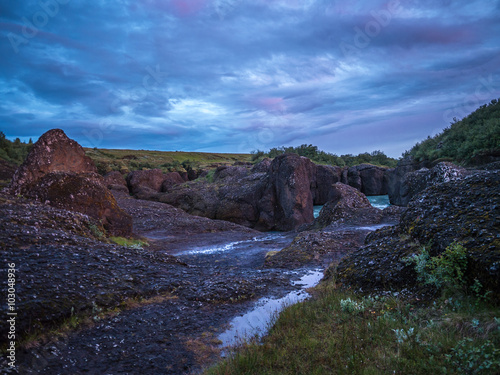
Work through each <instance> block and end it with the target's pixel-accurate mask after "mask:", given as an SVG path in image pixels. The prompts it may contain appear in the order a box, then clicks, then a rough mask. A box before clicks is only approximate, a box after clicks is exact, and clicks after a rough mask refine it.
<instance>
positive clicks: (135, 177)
mask: <svg viewBox="0 0 500 375" xmlns="http://www.w3.org/2000/svg"><path fill="white" fill-rule="evenodd" d="M164 179H165V175H164V174H163V172H162V171H161V169H148V170H143V171H133V172H130V173H129V174H128V175H127V185H128V188H129V190H130V192H131V193H132V194H138V193H139V192H140V191H141V190H142V188H149V189H152V190H154V191H155V192H159V191H161V184H162V183H163V180H164Z"/></svg>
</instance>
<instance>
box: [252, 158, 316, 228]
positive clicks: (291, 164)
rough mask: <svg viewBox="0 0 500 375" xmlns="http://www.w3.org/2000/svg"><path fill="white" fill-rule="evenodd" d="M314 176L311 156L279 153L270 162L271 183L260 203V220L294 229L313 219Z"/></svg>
mask: <svg viewBox="0 0 500 375" xmlns="http://www.w3.org/2000/svg"><path fill="white" fill-rule="evenodd" d="M315 177H316V176H315V165H314V164H313V163H312V162H311V160H309V159H307V158H304V157H301V156H299V155H296V154H284V155H279V156H277V157H276V158H275V159H274V160H273V162H272V163H271V168H270V171H269V183H268V186H267V188H266V190H265V192H264V196H263V198H262V199H261V200H260V202H259V204H258V207H259V212H260V217H259V224H260V225H262V226H264V227H271V228H272V225H273V226H274V227H275V228H276V229H279V230H292V229H295V228H296V227H297V226H299V225H301V224H304V223H310V222H311V221H313V219H314V215H313V199H312V193H311V184H312V182H313V181H314V180H315ZM271 228H269V229H271Z"/></svg>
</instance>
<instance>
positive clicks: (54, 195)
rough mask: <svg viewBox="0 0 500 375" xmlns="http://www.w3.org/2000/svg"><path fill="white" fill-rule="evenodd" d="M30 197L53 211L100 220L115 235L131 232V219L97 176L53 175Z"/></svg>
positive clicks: (47, 177)
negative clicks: (73, 212)
mask: <svg viewBox="0 0 500 375" xmlns="http://www.w3.org/2000/svg"><path fill="white" fill-rule="evenodd" d="M28 195H29V197H30V198H34V199H37V200H39V201H41V202H47V203H49V204H50V205H51V206H53V207H56V208H62V209H66V210H69V211H75V212H82V213H84V214H86V215H89V216H90V217H93V218H96V219H99V220H100V221H101V223H102V225H103V227H104V228H105V229H106V230H107V231H108V232H109V233H110V234H111V235H114V236H128V235H130V234H131V233H132V219H131V217H130V216H129V215H127V214H126V213H125V212H123V211H122V210H121V209H120V207H119V206H118V204H117V203H116V200H115V198H114V196H113V195H112V194H111V192H110V191H109V189H107V188H106V186H105V185H104V184H103V181H102V178H101V176H99V175H97V174H76V173H67V172H52V173H48V174H46V175H45V176H43V177H41V178H40V179H38V180H37V184H36V185H35V186H33V187H32V188H31V190H30V191H29V194H28Z"/></svg>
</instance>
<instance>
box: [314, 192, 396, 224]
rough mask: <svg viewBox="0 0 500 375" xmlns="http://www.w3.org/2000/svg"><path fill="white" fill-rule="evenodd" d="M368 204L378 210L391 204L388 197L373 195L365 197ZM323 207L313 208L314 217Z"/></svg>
mask: <svg viewBox="0 0 500 375" xmlns="http://www.w3.org/2000/svg"><path fill="white" fill-rule="evenodd" d="M367 198H368V200H369V201H370V203H371V204H372V206H373V207H375V208H380V209H381V210H383V209H384V208H386V207H389V206H390V205H391V204H390V203H389V196H388V195H374V196H371V197H367ZM322 208H323V206H314V217H315V218H316V217H318V216H319V212H320V211H321V209H322Z"/></svg>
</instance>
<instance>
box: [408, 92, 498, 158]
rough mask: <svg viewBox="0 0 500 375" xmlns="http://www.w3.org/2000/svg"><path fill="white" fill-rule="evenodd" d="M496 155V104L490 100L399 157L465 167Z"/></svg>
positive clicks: (495, 100) (496, 102) (495, 101)
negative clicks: (451, 163)
mask: <svg viewBox="0 0 500 375" xmlns="http://www.w3.org/2000/svg"><path fill="white" fill-rule="evenodd" d="M498 154H500V101H498V100H497V99H493V100H492V101H491V103H489V104H488V105H486V104H485V105H482V106H481V107H479V108H478V109H477V110H476V111H474V112H473V113H471V114H470V115H468V116H467V117H465V118H463V119H462V120H458V119H456V118H455V119H454V121H453V122H452V123H451V126H450V127H448V128H446V129H444V130H443V131H442V132H441V133H439V134H437V135H436V136H434V137H430V136H429V137H428V138H427V139H426V140H425V141H423V142H420V143H417V144H416V145H415V146H413V147H412V149H411V150H410V151H406V152H405V153H404V154H403V156H409V155H411V156H413V157H414V158H415V159H416V160H417V161H424V160H426V161H435V160H438V159H442V160H450V161H454V162H456V163H462V164H469V163H471V162H473V161H474V159H475V158H478V157H481V156H483V155H498Z"/></svg>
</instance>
